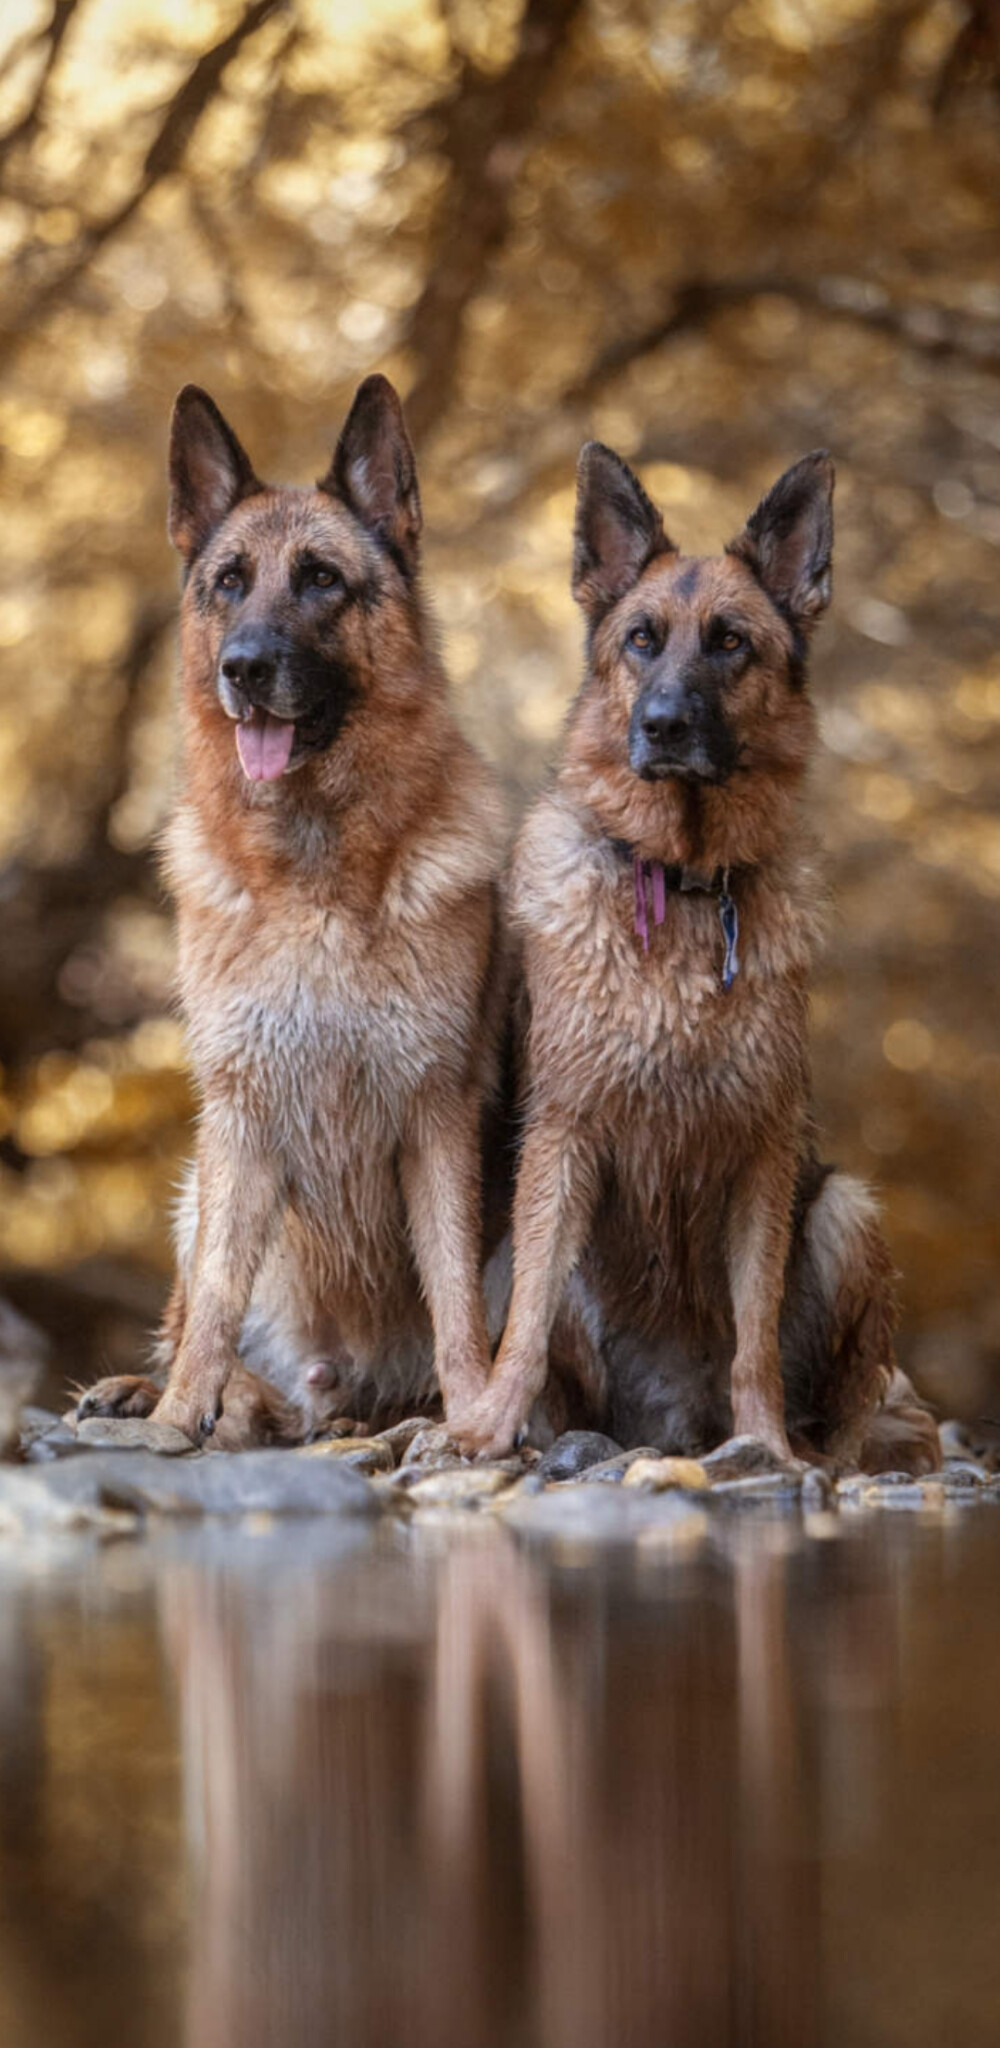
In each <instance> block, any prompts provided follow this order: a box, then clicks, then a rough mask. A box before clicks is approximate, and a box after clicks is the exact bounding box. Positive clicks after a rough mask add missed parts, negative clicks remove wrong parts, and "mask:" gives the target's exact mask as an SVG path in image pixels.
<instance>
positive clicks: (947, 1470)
mask: <svg viewBox="0 0 1000 2048" xmlns="http://www.w3.org/2000/svg"><path fill="white" fill-rule="evenodd" d="M936 1476H937V1478H939V1479H940V1480H941V1482H942V1484H943V1486H944V1488H945V1491H946V1492H948V1493H966V1492H969V1491H972V1492H975V1491H976V1490H977V1489H978V1488H979V1487H981V1486H985V1484H986V1481H987V1479H988V1478H989V1476H990V1475H989V1473H988V1472H987V1471H986V1470H985V1468H984V1466H982V1465H974V1464H973V1463H972V1461H971V1459H969V1458H946V1459H945V1461H944V1464H943V1465H942V1467H941V1470H940V1472H939V1473H938V1474H937V1475H936Z"/></svg>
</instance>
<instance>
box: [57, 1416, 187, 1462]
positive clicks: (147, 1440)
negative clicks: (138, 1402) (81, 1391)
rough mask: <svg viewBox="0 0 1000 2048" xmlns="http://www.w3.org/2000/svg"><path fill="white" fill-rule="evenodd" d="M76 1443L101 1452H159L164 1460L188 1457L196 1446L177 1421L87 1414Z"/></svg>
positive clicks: (79, 1426)
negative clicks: (178, 1425) (179, 1427)
mask: <svg viewBox="0 0 1000 2048" xmlns="http://www.w3.org/2000/svg"><path fill="white" fill-rule="evenodd" d="M76 1441H77V1443H78V1444H83V1445H85V1446H86V1447H87V1448H89V1449H91V1450H97V1451H155V1452H156V1453H157V1455H158V1456H159V1457H161V1458H186V1457H190V1456H192V1455H193V1454H194V1451H195V1449H196V1446H195V1445H194V1444H193V1443H192V1442H191V1438H190V1437H189V1436H185V1434H184V1431H183V1430H182V1429H178V1428H177V1425H176V1423H173V1422H157V1421H156V1419H155V1417H154V1416H152V1415H146V1416H141V1417H140V1416H132V1415H85V1416H83V1417H82V1418H81V1420H80V1421H79V1422H78V1423H77V1425H76Z"/></svg>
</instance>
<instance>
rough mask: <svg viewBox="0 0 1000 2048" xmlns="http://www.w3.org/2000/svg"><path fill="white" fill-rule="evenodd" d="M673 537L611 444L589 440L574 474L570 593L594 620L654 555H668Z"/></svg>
mask: <svg viewBox="0 0 1000 2048" xmlns="http://www.w3.org/2000/svg"><path fill="white" fill-rule="evenodd" d="M675 552H676V550H675V549H674V544H673V541H671V540H668V539H667V536H666V534H665V533H664V531H663V521H662V519H661V518H660V515H659V513H658V511H657V509H656V506H655V505H654V504H653V502H652V500H651V499H650V498H648V497H647V495H646V493H645V491H644V490H643V488H642V485H641V483H640V482H639V479H638V477H637V476H634V475H633V473H632V471H631V470H630V468H629V466H628V463H627V462H623V461H622V459H621V456H620V455H616V454H615V453H614V451H613V450H612V449H611V448H605V446H604V444H603V442H601V441H588V442H587V443H586V446H585V447H583V448H581V450H580V460H579V462H578V464H577V472H576V524H575V527H574V530H573V596H574V597H575V598H576V601H577V604H579V605H581V606H582V608H583V610H584V611H585V612H586V613H587V614H588V616H589V617H590V618H591V619H598V618H600V617H601V614H602V613H603V612H606V611H609V610H610V608H611V606H612V605H613V604H617V602H618V599H619V598H620V597H624V595H625V592H626V591H627V590H631V588H632V585H633V583H635V581H636V579H637V578H638V577H639V576H640V575H641V573H642V571H643V569H644V568H645V566H646V563H647V562H649V561H651V560H652V558H653V556H654V555H664V554H673V553H675Z"/></svg>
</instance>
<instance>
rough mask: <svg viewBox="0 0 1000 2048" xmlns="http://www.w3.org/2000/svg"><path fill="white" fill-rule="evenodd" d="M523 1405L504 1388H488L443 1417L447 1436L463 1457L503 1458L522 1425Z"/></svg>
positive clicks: (512, 1447)
mask: <svg viewBox="0 0 1000 2048" xmlns="http://www.w3.org/2000/svg"><path fill="white" fill-rule="evenodd" d="M524 1422H525V1417H524V1413H523V1405H522V1403H521V1401H520V1400H518V1399H517V1397H516V1395H513V1394H512V1393H511V1391H510V1390H509V1389H508V1388H506V1387H499V1388H493V1387H487V1388H486V1391H485V1393H482V1394H480V1395H478V1396H477V1398H476V1399H475V1400H474V1401H470V1402H469V1403H468V1404H467V1405H466V1404H463V1406H462V1407H461V1408H459V1409H455V1408H452V1409H450V1410H449V1412H448V1416H447V1418H446V1428H447V1431H448V1435H449V1437H450V1438H451V1441H452V1443H453V1444H454V1445H455V1447H456V1449H457V1450H459V1451H461V1453H462V1455H463V1457H466V1458H480V1459H488V1458H506V1457H507V1456H508V1454H509V1453H510V1452H511V1451H512V1450H513V1449H514V1446H515V1444H516V1443H517V1442H518V1440H519V1438H520V1435H521V1431H522V1429H523V1427H524Z"/></svg>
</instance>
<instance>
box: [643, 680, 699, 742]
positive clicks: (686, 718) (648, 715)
mask: <svg viewBox="0 0 1000 2048" xmlns="http://www.w3.org/2000/svg"><path fill="white" fill-rule="evenodd" d="M694 717H695V707H694V705H693V704H692V702H691V700H690V698H689V697H683V696H680V695H679V694H678V693H677V692H676V691H670V692H669V693H668V692H666V691H664V692H663V693H662V694H661V693H659V692H658V693H657V694H656V695H655V696H652V697H650V698H649V701H648V703H646V704H645V705H644V706H643V709H642V719H641V724H642V733H643V738H644V739H647V740H649V742H650V744H651V746H654V747H670V746H676V745H677V744H678V743H679V742H680V741H683V740H686V739H687V737H688V735H689V733H690V731H691V727H692V725H693V724H694Z"/></svg>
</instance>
